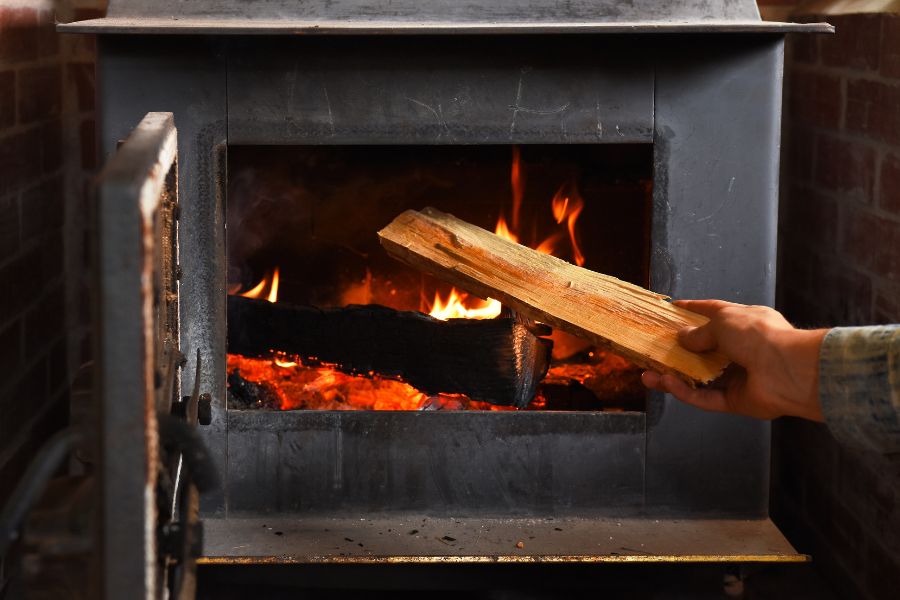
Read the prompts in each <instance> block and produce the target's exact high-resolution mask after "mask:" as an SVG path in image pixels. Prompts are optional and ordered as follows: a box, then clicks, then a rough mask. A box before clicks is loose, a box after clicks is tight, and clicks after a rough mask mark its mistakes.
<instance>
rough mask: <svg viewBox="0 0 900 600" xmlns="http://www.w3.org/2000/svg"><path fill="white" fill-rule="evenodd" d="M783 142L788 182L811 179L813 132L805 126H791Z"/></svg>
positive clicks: (813, 153) (813, 145) (813, 149)
mask: <svg viewBox="0 0 900 600" xmlns="http://www.w3.org/2000/svg"><path fill="white" fill-rule="evenodd" d="M784 143H785V145H784V173H785V179H786V180H787V181H788V182H789V183H801V182H803V183H805V182H809V181H812V176H813V158H814V156H815V134H814V133H813V132H812V131H810V130H809V128H806V127H800V126H795V127H791V128H790V129H789V130H787V132H786V134H785V139H784Z"/></svg>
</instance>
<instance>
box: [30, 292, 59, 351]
mask: <svg viewBox="0 0 900 600" xmlns="http://www.w3.org/2000/svg"><path fill="white" fill-rule="evenodd" d="M64 334H65V302H64V296H63V290H62V286H59V287H57V288H55V289H53V290H51V291H50V292H48V293H47V294H46V295H44V296H43V297H42V298H41V299H40V302H39V303H38V305H37V306H36V307H35V308H33V309H32V310H30V311H29V312H28V313H27V314H26V315H25V360H26V361H30V360H31V359H33V358H35V357H37V356H38V355H39V354H42V353H44V352H46V351H47V350H48V349H49V347H50V346H51V345H52V344H54V343H55V342H56V341H57V340H58V339H59V338H60V337H62V336H63V335H64Z"/></svg>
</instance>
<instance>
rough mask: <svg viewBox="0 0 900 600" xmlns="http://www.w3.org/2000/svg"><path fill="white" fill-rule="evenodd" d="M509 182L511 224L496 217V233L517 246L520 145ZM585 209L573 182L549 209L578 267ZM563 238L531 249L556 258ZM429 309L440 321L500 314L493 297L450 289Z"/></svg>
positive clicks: (549, 239)
mask: <svg viewBox="0 0 900 600" xmlns="http://www.w3.org/2000/svg"><path fill="white" fill-rule="evenodd" d="M509 179H510V184H511V187H512V218H511V223H509V224H507V222H506V218H505V217H504V215H503V213H502V212H501V213H500V216H499V217H497V225H496V227H495V228H494V233H495V234H497V235H499V236H500V237H502V238H504V239H507V240H509V241H511V242H515V243H517V244H518V243H519V239H520V228H519V221H520V215H521V209H522V198H523V196H524V185H523V180H524V177H523V174H522V159H521V153H520V151H519V148H518V146H513V155H512V166H511V169H510V175H509ZM583 209H584V200H583V199H582V198H581V194H579V193H578V188H577V187H576V186H575V183H574V181H572V182H567V183H564V184H563V185H562V186H560V188H559V190H557V192H556V194H555V195H554V196H553V199H552V200H551V202H550V210H551V211H552V212H553V219H554V220H555V221H556V224H557V225H562V224H563V222H564V221H565V223H566V229H567V231H568V234H569V235H568V237H569V243H570V245H571V247H572V255H573V259H574V261H575V264H577V265H578V266H579V267H581V266H584V262H585V260H584V254H582V252H581V248H580V247H579V245H578V240H577V238H576V236H575V224H576V222H577V221H578V217H579V216H580V215H581V211H582V210H583ZM564 238H565V233H562V232H559V231H557V232H555V233H553V234H551V235H550V236H549V237H547V238H546V239H544V240H543V241H541V242H540V243H534V244H532V247H533V248H534V249H535V250H537V251H538V252H541V253H543V254H550V255H554V254H556V252H557V251H558V250H559V248H560V245H561V244H562V242H563V239H564ZM428 310H429V314H430V315H431V316H432V317H435V318H437V319H441V320H446V319H492V318H494V317H497V316H499V315H500V311H501V305H500V302H498V301H497V300H492V299H490V298H488V299H487V301H484V300H480V299H478V298H474V297H471V298H470V297H469V296H468V295H467V294H465V293H462V292H459V291H457V290H456V288H453V289H451V290H450V295H449V296H448V298H447V299H446V300H444V299H443V298H441V296H440V294H438V293H435V295H434V302H432V304H431V306H430V307H429V309H428Z"/></svg>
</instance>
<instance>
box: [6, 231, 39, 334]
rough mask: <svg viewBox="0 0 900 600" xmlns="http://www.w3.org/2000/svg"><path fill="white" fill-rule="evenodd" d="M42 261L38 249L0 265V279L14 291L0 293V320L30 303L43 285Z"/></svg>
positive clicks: (11, 315) (7, 317)
mask: <svg viewBox="0 0 900 600" xmlns="http://www.w3.org/2000/svg"><path fill="white" fill-rule="evenodd" d="M44 273H45V271H44V261H43V260H42V252H41V250H40V249H34V250H32V251H30V252H27V253H25V254H23V255H22V256H19V257H18V258H15V259H13V260H12V261H11V262H9V263H7V264H6V265H4V266H3V267H0V281H2V282H3V285H4V286H5V287H6V289H7V290H11V291H14V293H6V294H0V320H3V321H5V320H7V319H12V318H13V317H15V315H17V314H19V313H21V312H22V309H23V308H25V307H26V306H28V305H30V304H31V303H32V302H33V301H34V299H35V298H36V297H37V296H38V294H40V292H41V289H42V287H43V285H44V280H45V277H44Z"/></svg>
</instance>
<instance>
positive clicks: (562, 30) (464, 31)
mask: <svg viewBox="0 0 900 600" xmlns="http://www.w3.org/2000/svg"><path fill="white" fill-rule="evenodd" d="M56 29H57V31H59V32H61V33H102V34H182V35H190V34H203V35H451V34H452V35H488V34H495V35H496V34H502V35H542V34H663V33H664V34H675V33H707V34H715V33H776V34H784V33H834V27H833V26H832V25H830V24H828V23H778V22H774V21H708V22H702V21H698V22H686V23H654V22H644V23H597V22H593V23H591V22H585V23H540V24H533V23H465V22H411V21H296V20H287V19H286V20H278V21H248V20H238V19H177V18H174V17H173V18H172V19H158V18H156V19H150V18H137V17H135V18H123V17H106V18H101V19H88V20H85V21H75V22H72V23H58V24H57V26H56Z"/></svg>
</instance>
